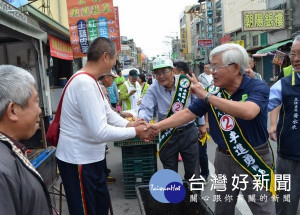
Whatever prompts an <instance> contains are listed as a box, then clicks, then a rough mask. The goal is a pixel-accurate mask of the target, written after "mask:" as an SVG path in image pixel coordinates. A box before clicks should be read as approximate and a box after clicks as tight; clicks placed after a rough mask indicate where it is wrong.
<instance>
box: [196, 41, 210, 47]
mask: <svg viewBox="0 0 300 215" xmlns="http://www.w3.org/2000/svg"><path fill="white" fill-rule="evenodd" d="M201 47H202V48H211V47H212V40H198V48H201Z"/></svg>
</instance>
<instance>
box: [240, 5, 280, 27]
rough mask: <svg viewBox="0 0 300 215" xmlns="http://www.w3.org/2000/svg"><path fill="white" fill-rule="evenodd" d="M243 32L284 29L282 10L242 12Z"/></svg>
mask: <svg viewBox="0 0 300 215" xmlns="http://www.w3.org/2000/svg"><path fill="white" fill-rule="evenodd" d="M242 18H243V31H254V30H256V31H264V30H270V29H283V28H284V22H285V21H284V10H253V11H242Z"/></svg>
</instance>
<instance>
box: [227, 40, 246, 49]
mask: <svg viewBox="0 0 300 215" xmlns="http://www.w3.org/2000/svg"><path fill="white" fill-rule="evenodd" d="M228 43H235V44H239V45H240V46H242V47H244V48H245V41H244V40H236V41H229V42H228Z"/></svg>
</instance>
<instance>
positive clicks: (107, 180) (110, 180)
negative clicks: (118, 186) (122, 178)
mask: <svg viewBox="0 0 300 215" xmlns="http://www.w3.org/2000/svg"><path fill="white" fill-rule="evenodd" d="M116 181H117V180H116V179H115V178H114V177H111V176H107V177H106V183H108V184H114V183H116Z"/></svg>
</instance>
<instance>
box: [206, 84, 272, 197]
mask: <svg viewBox="0 0 300 215" xmlns="http://www.w3.org/2000/svg"><path fill="white" fill-rule="evenodd" d="M207 91H208V92H210V93H212V94H215V95H216V96H218V97H220V98H224V99H228V98H227V95H226V94H227V93H226V92H225V91H224V90H221V91H220V88H219V87H215V86H213V85H212V86H210V87H209V88H208V89H207ZM210 107H211V109H212V111H213V113H214V116H215V118H216V120H217V123H218V126H219V129H220V131H221V133H222V136H223V138H224V141H225V143H226V146H227V148H228V150H229V152H230V154H231V156H232V158H233V159H234V160H235V161H236V162H237V163H238V164H239V165H240V166H241V167H242V168H243V169H245V170H246V171H247V172H248V173H249V174H250V175H251V176H252V177H253V178H255V179H256V180H260V181H262V182H265V184H262V185H263V186H264V187H265V188H267V190H269V191H270V192H271V194H272V195H276V191H275V175H274V163H273V166H272V168H270V167H269V166H268V165H267V164H266V163H265V162H264V161H263V160H262V158H261V157H260V156H259V155H258V154H257V153H256V151H255V150H254V149H253V147H252V146H251V144H250V143H249V142H248V141H247V140H246V138H245V137H244V135H243V132H242V130H241V128H240V126H239V125H238V123H237V121H236V119H235V117H233V116H231V115H229V114H226V113H224V112H222V111H220V110H219V109H217V108H216V107H214V106H212V105H210Z"/></svg>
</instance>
